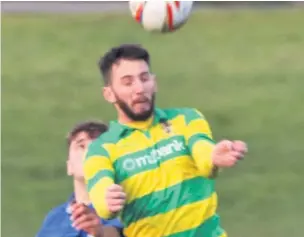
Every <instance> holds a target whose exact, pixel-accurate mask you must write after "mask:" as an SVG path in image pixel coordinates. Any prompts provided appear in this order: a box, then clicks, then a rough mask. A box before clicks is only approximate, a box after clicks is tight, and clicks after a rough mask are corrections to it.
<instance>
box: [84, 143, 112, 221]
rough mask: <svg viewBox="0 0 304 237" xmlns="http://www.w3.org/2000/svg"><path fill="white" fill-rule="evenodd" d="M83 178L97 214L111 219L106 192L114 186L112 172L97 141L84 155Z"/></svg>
mask: <svg viewBox="0 0 304 237" xmlns="http://www.w3.org/2000/svg"><path fill="white" fill-rule="evenodd" d="M84 177H85V180H86V184H87V190H88V192H89V197H90V199H91V202H92V204H93V206H94V209H95V210H96V212H97V214H98V215H99V216H100V217H101V218H103V219H111V218H112V217H113V214H112V212H111V211H110V210H109V208H108V205H107V202H106V192H107V190H108V188H109V187H110V186H111V185H113V184H114V170H113V166H112V163H111V161H110V155H109V153H108V151H107V150H106V149H105V148H104V147H103V146H102V145H101V144H100V142H98V141H96V142H93V143H92V144H91V145H90V146H89V148H88V151H87V153H86V157H85V161H84Z"/></svg>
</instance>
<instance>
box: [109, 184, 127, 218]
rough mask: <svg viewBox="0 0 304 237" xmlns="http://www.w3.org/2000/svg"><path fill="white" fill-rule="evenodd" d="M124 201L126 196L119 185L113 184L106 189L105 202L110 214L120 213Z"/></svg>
mask: <svg viewBox="0 0 304 237" xmlns="http://www.w3.org/2000/svg"><path fill="white" fill-rule="evenodd" d="M125 201H126V194H125V192H124V191H123V189H122V187H121V186H120V185H117V184H113V185H111V186H110V187H109V188H108V190H107V193H106V202H107V205H108V208H109V211H110V212H112V213H117V212H119V211H121V210H122V209H123V207H124V205H125Z"/></svg>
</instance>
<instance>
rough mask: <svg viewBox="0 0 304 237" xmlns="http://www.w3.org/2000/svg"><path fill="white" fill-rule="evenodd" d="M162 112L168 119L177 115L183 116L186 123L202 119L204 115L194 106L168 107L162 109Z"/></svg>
mask: <svg viewBox="0 0 304 237" xmlns="http://www.w3.org/2000/svg"><path fill="white" fill-rule="evenodd" d="M163 112H164V113H165V114H166V115H167V117H168V118H169V119H172V118H174V117H177V116H183V117H184V119H185V122H186V124H189V123H190V122H191V121H192V120H196V119H204V120H205V117H204V115H203V114H202V113H201V112H200V111H199V110H198V109H196V108H187V107H184V108H169V109H163Z"/></svg>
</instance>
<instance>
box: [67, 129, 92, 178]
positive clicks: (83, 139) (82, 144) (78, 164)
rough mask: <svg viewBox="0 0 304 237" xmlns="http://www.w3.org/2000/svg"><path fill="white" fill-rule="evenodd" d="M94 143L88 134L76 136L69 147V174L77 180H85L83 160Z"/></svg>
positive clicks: (81, 133)
mask: <svg viewBox="0 0 304 237" xmlns="http://www.w3.org/2000/svg"><path fill="white" fill-rule="evenodd" d="M91 142H92V140H91V139H90V138H89V136H88V134H87V133H86V132H80V133H78V134H76V136H75V137H74V139H72V141H71V144H70V147H69V157H68V161H67V173H68V175H70V176H74V178H75V179H79V180H83V179H84V173H83V159H84V155H85V151H86V149H87V147H88V145H89V144H90V143H91Z"/></svg>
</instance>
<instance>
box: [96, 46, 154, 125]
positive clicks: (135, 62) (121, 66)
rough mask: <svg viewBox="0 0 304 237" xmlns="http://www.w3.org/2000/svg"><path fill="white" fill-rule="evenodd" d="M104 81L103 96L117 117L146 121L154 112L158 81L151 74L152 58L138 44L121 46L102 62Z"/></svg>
mask: <svg viewBox="0 0 304 237" xmlns="http://www.w3.org/2000/svg"><path fill="white" fill-rule="evenodd" d="M99 69H100V71H101V74H102V76H103V78H104V82H105V86H104V89H103V95H104V97H105V99H106V100H107V101H108V102H110V103H112V104H114V106H115V108H116V110H117V111H118V114H119V115H120V116H123V117H124V118H125V119H126V120H130V121H145V120H147V119H148V118H149V117H150V116H151V115H152V113H153V110H154V99H155V93H156V81H155V77H154V75H152V74H151V72H150V56H149V53H148V52H147V50H145V49H144V48H142V47H140V46H138V45H121V46H119V47H116V48H112V49H111V50H110V51H108V52H107V53H106V54H105V55H104V56H103V57H102V58H101V60H100V62H99Z"/></svg>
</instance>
